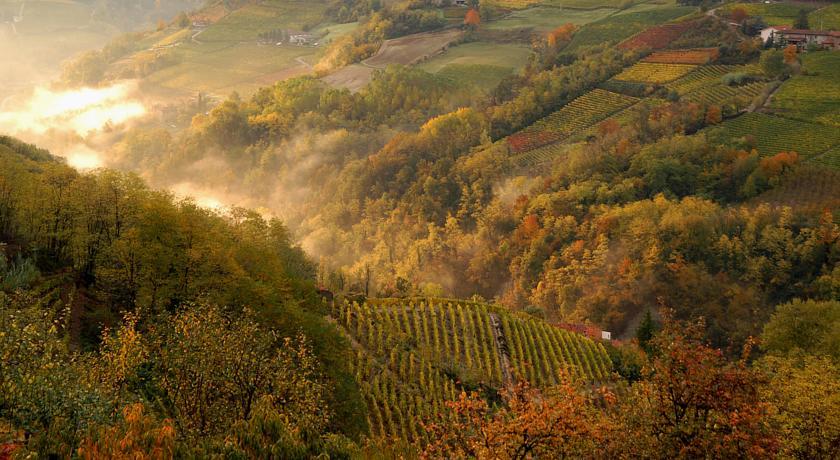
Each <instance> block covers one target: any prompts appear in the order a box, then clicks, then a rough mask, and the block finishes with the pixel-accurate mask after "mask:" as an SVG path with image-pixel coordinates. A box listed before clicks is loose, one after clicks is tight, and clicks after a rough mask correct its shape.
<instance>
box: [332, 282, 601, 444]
mask: <svg viewBox="0 0 840 460" xmlns="http://www.w3.org/2000/svg"><path fill="white" fill-rule="evenodd" d="M332 316H333V318H334V319H335V321H336V322H337V323H338V324H339V325H340V326H341V327H342V328H343V329H344V331H345V332H346V333H347V335H348V336H349V337H351V339H352V341H353V343H354V348H355V354H354V359H353V362H352V369H353V372H354V373H355V376H356V380H357V381H358V383H359V385H360V387H361V389H362V392H363V394H364V397H365V400H366V402H367V405H368V417H369V420H368V421H369V424H370V427H371V431H372V433H373V434H374V435H384V436H388V437H394V438H399V439H403V440H407V441H421V442H422V441H427V438H426V434H425V433H424V432H423V429H422V422H424V421H428V420H430V419H432V418H434V417H437V416H439V415H440V414H443V413H445V402H446V401H448V400H452V399H454V398H456V397H457V395H458V394H460V392H461V391H462V390H472V389H477V388H488V389H490V388H495V389H498V388H500V387H501V386H502V385H503V384H505V383H506V382H505V375H507V372H508V371H510V373H511V374H512V375H513V376H514V379H519V378H521V379H527V380H528V381H530V382H531V383H532V384H534V385H539V386H544V385H550V384H555V383H557V382H558V381H559V378H560V375H561V374H562V373H564V372H567V373H569V374H571V375H573V376H575V377H578V378H580V379H583V380H585V381H588V382H603V381H606V380H607V379H609V377H610V372H611V364H610V360H609V358H608V357H607V354H606V351H605V349H604V347H603V346H602V345H601V344H598V343H595V342H594V341H592V340H590V339H588V338H586V337H584V336H581V335H577V334H574V333H571V332H568V331H565V330H561V329H557V328H555V327H553V326H550V325H548V324H547V323H545V322H543V321H540V320H536V319H531V318H526V317H520V316H517V315H514V314H511V313H508V312H505V311H503V310H501V309H499V310H498V311H497V310H496V309H494V308H493V307H491V306H488V305H484V304H479V303H473V302H461V301H445V300H417V301H411V300H400V299H395V300H377V301H371V302H367V303H364V304H361V305H359V304H357V303H348V302H336V303H335V304H334V305H333V310H332ZM499 333H501V338H500V339H499V340H497V339H496V336H495V335H494V334H499ZM500 350H504V353H505V354H504V355H503V354H502V353H501V352H500ZM508 362H509V367H507V366H506V364H507V363H508Z"/></svg>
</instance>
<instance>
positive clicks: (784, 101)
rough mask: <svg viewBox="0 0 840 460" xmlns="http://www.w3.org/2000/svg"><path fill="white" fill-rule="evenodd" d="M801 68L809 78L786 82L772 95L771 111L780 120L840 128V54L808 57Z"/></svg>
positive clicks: (805, 57)
mask: <svg viewBox="0 0 840 460" xmlns="http://www.w3.org/2000/svg"><path fill="white" fill-rule="evenodd" d="M802 65H803V67H804V69H805V71H806V72H807V74H803V75H796V76H794V77H792V78H790V79H789V80H787V81H786V82H785V83H784V84H783V85H782V87H781V88H780V89H779V91H778V92H777V93H776V94H775V95H773V99H772V100H771V102H770V107H771V109H772V110H774V111H775V113H776V114H778V115H780V116H784V117H789V118H795V119H797V120H804V121H813V122H818V123H823V124H827V125H833V126H835V127H840V51H822V52H816V53H805V54H803V55H802ZM838 129H840V128H838Z"/></svg>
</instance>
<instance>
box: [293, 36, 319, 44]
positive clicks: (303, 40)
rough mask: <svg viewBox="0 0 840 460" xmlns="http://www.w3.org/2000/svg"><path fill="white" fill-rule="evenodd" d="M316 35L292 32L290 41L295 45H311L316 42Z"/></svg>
mask: <svg viewBox="0 0 840 460" xmlns="http://www.w3.org/2000/svg"><path fill="white" fill-rule="evenodd" d="M315 39H316V37H315V36H314V35H310V34H292V35H289V43H291V44H293V45H301V46H303V45H309V44H312V43H313V42H315Z"/></svg>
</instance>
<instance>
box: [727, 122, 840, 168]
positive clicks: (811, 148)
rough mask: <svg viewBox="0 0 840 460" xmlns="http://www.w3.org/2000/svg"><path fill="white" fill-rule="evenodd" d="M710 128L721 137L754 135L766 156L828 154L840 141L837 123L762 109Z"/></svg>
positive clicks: (806, 158) (759, 148) (814, 155)
mask: <svg viewBox="0 0 840 460" xmlns="http://www.w3.org/2000/svg"><path fill="white" fill-rule="evenodd" d="M710 132H711V135H712V136H714V137H716V138H718V139H719V140H721V141H727V140H731V139H738V138H744V137H746V136H750V137H752V138H753V139H754V140H755V142H756V146H757V149H758V152H759V153H760V154H761V155H762V156H772V155H775V154H777V153H779V152H790V151H794V152H797V153H798V154H799V155H800V157H801V158H802V159H804V160H808V159H810V158H813V157H817V156H818V155H821V154H824V153H825V152H827V151H829V150H830V149H832V148H836V147H837V145H838V144H840V130H838V129H836V128H834V127H831V126H825V125H820V124H816V123H805V122H802V121H797V120H790V119H786V118H781V117H774V116H772V115H765V114H761V113H746V114H744V115H741V116H740V117H738V118H734V119H732V120H727V121H725V122H724V123H723V124H722V125H721V126H720V127H718V128H712V129H711V130H710Z"/></svg>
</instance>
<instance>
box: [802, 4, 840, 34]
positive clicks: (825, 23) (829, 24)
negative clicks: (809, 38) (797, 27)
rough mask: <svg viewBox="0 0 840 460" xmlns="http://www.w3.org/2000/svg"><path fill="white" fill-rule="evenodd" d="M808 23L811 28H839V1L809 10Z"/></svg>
mask: <svg viewBox="0 0 840 460" xmlns="http://www.w3.org/2000/svg"><path fill="white" fill-rule="evenodd" d="M808 25H809V26H811V28H812V29H819V30H840V3H835V4H833V5H828V6H826V7H823V8H820V9H818V10H814V11H812V12H810V13H809V14H808Z"/></svg>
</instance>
